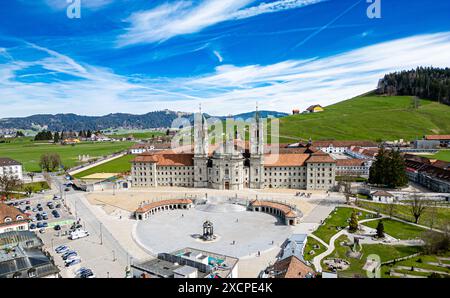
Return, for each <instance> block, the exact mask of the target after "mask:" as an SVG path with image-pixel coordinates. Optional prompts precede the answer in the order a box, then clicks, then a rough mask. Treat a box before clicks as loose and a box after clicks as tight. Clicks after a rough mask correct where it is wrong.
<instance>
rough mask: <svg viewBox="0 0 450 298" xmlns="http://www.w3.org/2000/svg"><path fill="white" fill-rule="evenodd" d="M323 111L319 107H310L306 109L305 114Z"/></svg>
mask: <svg viewBox="0 0 450 298" xmlns="http://www.w3.org/2000/svg"><path fill="white" fill-rule="evenodd" d="M323 111H325V109H324V108H323V107H322V106H321V105H312V106H310V107H308V108H307V109H306V111H305V112H307V113H319V112H323Z"/></svg>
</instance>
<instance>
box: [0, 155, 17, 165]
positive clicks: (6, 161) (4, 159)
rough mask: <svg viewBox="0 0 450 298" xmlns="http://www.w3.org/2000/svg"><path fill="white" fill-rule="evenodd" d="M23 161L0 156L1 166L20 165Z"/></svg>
mask: <svg viewBox="0 0 450 298" xmlns="http://www.w3.org/2000/svg"><path fill="white" fill-rule="evenodd" d="M20 165H21V163H20V162H18V161H15V160H14V159H11V158H8V157H0V167H4V166H20Z"/></svg>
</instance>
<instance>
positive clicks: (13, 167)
mask: <svg viewBox="0 0 450 298" xmlns="http://www.w3.org/2000/svg"><path fill="white" fill-rule="evenodd" d="M22 171H23V169H22V164H21V163H20V162H18V161H16V160H14V159H11V158H3V157H0V176H4V175H5V176H9V177H15V178H17V179H19V180H23V173H22Z"/></svg>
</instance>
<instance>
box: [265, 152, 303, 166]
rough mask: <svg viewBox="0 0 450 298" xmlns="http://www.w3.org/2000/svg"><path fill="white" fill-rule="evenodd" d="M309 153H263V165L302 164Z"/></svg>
mask: <svg viewBox="0 0 450 298" xmlns="http://www.w3.org/2000/svg"><path fill="white" fill-rule="evenodd" d="M308 157H309V154H296V153H292V154H278V155H276V154H271V155H268V154H266V155H264V166H266V167H286V166H303V165H305V161H306V160H307V159H308Z"/></svg>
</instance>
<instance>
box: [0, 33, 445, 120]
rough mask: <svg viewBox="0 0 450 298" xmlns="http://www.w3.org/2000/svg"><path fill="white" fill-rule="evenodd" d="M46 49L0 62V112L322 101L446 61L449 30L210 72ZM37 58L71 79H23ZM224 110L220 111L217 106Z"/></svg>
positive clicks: (247, 107) (279, 106)
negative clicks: (149, 67) (139, 70)
mask: <svg viewBox="0 0 450 298" xmlns="http://www.w3.org/2000/svg"><path fill="white" fill-rule="evenodd" d="M28 47H29V48H30V49H33V50H38V51H41V52H45V53H47V54H48V57H45V58H42V59H39V60H37V61H32V62H23V61H11V62H9V64H6V63H5V64H1V63H0V98H2V109H0V118H1V117H10V116H24V115H29V114H36V113H68V112H74V113H79V114H87V115H103V114H108V113H114V112H129V113H140V114H142V113H145V112H148V111H154V110H158V109H166V108H168V109H172V110H180V111H191V112H193V111H195V110H196V107H197V106H198V103H199V102H202V106H203V108H204V110H205V112H207V113H211V114H215V115H222V114H229V113H238V112H243V111H251V110H253V109H254V104H255V102H256V101H258V102H259V105H260V107H261V108H262V109H273V110H278V111H284V112H290V111H291V110H292V109H293V108H300V109H304V108H306V107H307V106H308V105H310V104H315V103H319V104H322V105H329V104H332V103H335V102H338V101H341V100H344V99H348V98H351V97H354V96H357V95H360V94H362V93H365V92H367V91H370V90H372V89H374V88H376V85H377V82H378V80H379V79H380V78H381V77H382V76H383V75H384V74H385V73H389V72H392V71H399V70H404V69H412V68H415V67H417V66H435V67H450V32H444V33H439V34H430V35H419V36H413V37H409V38H403V39H399V40H394V41H389V42H384V43H380V44H376V45H372V46H368V47H364V48H360V49H356V50H353V51H349V52H345V53H342V54H339V55H335V56H330V57H325V58H312V59H308V60H288V61H281V62H279V63H275V64H271V65H247V66H241V67H238V66H234V65H220V66H218V67H217V68H216V70H215V71H214V72H213V73H210V74H206V75H203V76H197V77H185V78H184V77H181V78H140V79H138V78H135V77H133V78H127V77H123V76H119V75H116V74H114V73H113V72H112V71H111V70H109V69H105V68H99V67H94V66H91V65H85V64H82V63H78V62H76V61H74V60H73V59H72V58H70V57H67V56H64V55H61V54H59V53H57V52H54V51H51V50H48V49H44V48H41V47H38V46H34V45H29V46H28ZM30 66H41V67H42V68H44V69H46V70H48V71H49V72H51V73H64V74H70V75H72V76H76V77H78V78H79V79H78V80H71V81H67V80H66V81H51V82H48V81H47V82H46V81H43V80H41V73H39V77H38V78H39V80H38V81H36V82H33V83H26V82H23V81H21V80H20V77H19V76H18V75H17V74H16V72H17V71H20V70H24V69H26V68H28V67H30ZM224 111H226V113H225V112H224Z"/></svg>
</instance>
